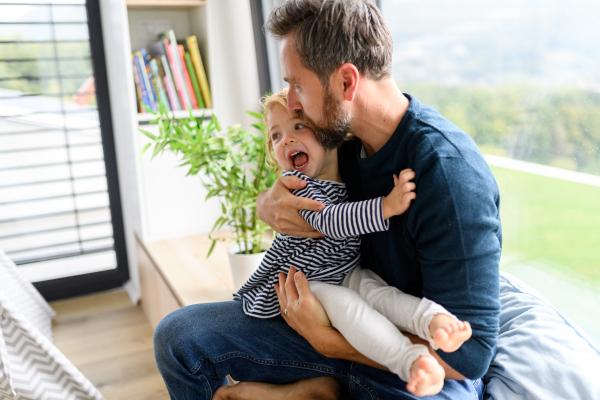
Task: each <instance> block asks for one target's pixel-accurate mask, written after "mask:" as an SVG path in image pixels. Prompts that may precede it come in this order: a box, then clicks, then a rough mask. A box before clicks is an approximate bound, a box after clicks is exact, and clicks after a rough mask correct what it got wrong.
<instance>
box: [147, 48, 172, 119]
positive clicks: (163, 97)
mask: <svg viewBox="0 0 600 400" xmlns="http://www.w3.org/2000/svg"><path fill="white" fill-rule="evenodd" d="M148 64H149V65H150V70H151V71H152V79H153V81H154V82H155V86H156V92H157V93H158V99H159V102H160V104H162V105H163V107H164V108H165V109H166V110H167V111H171V105H170V104H169V97H168V96H167V92H166V91H165V88H164V85H163V79H162V77H161V75H160V72H159V70H158V63H157V60H156V58H152V59H151V60H150V62H149V63H148Z"/></svg>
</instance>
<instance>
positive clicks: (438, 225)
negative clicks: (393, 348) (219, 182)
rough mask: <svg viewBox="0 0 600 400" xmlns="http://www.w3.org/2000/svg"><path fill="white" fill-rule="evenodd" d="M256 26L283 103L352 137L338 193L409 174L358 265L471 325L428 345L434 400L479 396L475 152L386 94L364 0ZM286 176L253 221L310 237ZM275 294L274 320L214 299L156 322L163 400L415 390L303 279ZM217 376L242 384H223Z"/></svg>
mask: <svg viewBox="0 0 600 400" xmlns="http://www.w3.org/2000/svg"><path fill="white" fill-rule="evenodd" d="M266 27H267V29H268V30H269V31H270V33H272V34H274V35H275V36H276V37H279V38H280V39H281V47H280V60H281V68H282V72H283V76H284V78H285V80H286V82H288V84H289V87H290V91H289V94H288V108H289V109H290V110H291V111H297V112H298V113H300V114H301V115H302V116H303V117H304V118H305V119H306V120H307V121H308V122H309V124H310V125H311V127H312V128H313V129H314V130H315V132H316V133H317V135H318V137H319V139H320V141H321V142H322V143H323V144H324V145H326V146H330V147H335V146H338V145H340V144H342V142H343V141H344V138H345V136H346V134H347V133H348V132H352V133H353V134H354V136H355V137H354V138H353V139H352V140H350V141H347V142H344V143H343V145H342V147H341V149H340V151H339V160H340V161H339V163H340V173H341V174H342V178H343V179H344V181H345V182H346V185H347V189H348V195H349V201H359V200H364V199H368V198H374V197H377V196H381V195H385V194H387V193H389V191H390V190H391V188H392V186H393V184H394V183H393V179H392V175H393V174H397V173H399V171H401V170H402V169H405V168H411V169H413V170H414V171H415V173H416V178H415V183H416V186H417V189H416V192H417V199H416V200H415V201H414V202H413V204H412V205H411V207H410V208H409V210H408V211H407V212H406V213H405V214H403V215H402V216H397V217H393V218H392V219H391V220H390V229H389V231H387V232H380V233H375V234H371V235H366V236H364V237H363V238H362V247H361V265H362V266H363V268H369V269H372V270H373V271H375V272H376V273H377V274H378V275H380V276H381V277H382V278H383V279H384V280H385V281H386V282H387V283H388V284H390V285H393V286H396V287H398V288H399V289H401V290H402V291H404V292H406V293H410V294H413V295H415V296H424V297H427V298H429V299H431V300H433V301H435V302H437V303H439V304H441V305H442V306H444V307H445V308H446V309H448V310H449V311H450V312H452V313H453V314H455V315H456V316H457V317H458V318H459V319H461V320H463V321H469V322H470V324H471V327H472V328H473V336H472V338H471V339H470V340H469V341H467V342H466V343H465V344H463V346H462V347H461V348H460V349H459V350H458V351H456V352H454V353H443V352H441V351H438V352H434V351H433V350H432V351H431V352H432V354H433V355H434V356H435V357H436V358H437V359H438V360H439V361H440V363H441V364H442V366H443V367H444V369H445V370H446V377H447V378H449V379H456V380H447V381H446V383H445V385H444V389H443V390H442V392H441V393H439V394H438V395H437V396H435V397H434V398H436V399H438V398H439V399H472V398H475V397H476V396H481V381H480V380H479V378H481V377H482V376H483V374H484V373H485V372H486V370H487V368H488V366H489V364H490V362H491V360H492V358H493V356H494V354H495V346H496V337H497V332H498V314H499V310H500V303H499V294H498V263H499V258H500V249H501V228H500V220H499V211H498V207H499V194H498V188H497V186H496V183H495V181H494V178H493V176H492V173H491V171H490V170H489V168H488V166H487V164H486V163H485V161H484V160H483V157H482V156H481V154H480V152H479V151H478V149H477V147H476V146H475V144H474V142H473V141H472V140H471V139H470V138H469V137H468V136H467V135H466V134H465V133H464V132H462V131H461V130H460V129H459V128H458V127H456V126H455V125H453V124H451V123H450V122H449V121H447V120H446V119H444V118H443V117H441V116H440V115H439V114H438V113H437V112H435V110H433V109H431V108H429V107H425V106H423V105H421V104H420V103H419V102H418V101H417V100H416V99H415V98H413V97H411V96H408V95H404V94H402V93H401V92H400V91H399V89H398V87H397V86H396V84H395V82H394V80H393V79H392V76H391V54H392V39H391V34H390V32H389V29H388V28H387V26H386V25H385V22H384V21H383V18H382V16H381V13H380V12H379V10H377V9H376V8H375V7H374V6H373V5H372V4H370V3H369V2H367V1H363V0H346V1H342V0H289V1H287V2H286V3H284V4H283V5H282V6H280V7H277V8H276V9H274V10H273V12H272V13H271V15H270V16H269V20H268V21H267V24H266ZM294 178H295V177H286V178H280V179H279V180H278V181H277V183H276V184H275V185H274V186H273V188H272V189H271V190H269V191H268V192H266V193H263V194H262V195H261V197H260V198H259V202H258V205H257V206H258V209H259V214H260V217H261V219H262V220H263V221H265V222H267V223H268V224H269V225H270V226H271V227H273V228H274V229H275V230H276V231H278V232H282V233H287V234H291V235H296V236H307V237H318V236H319V235H320V234H319V233H318V232H316V231H314V230H313V229H312V228H311V227H310V226H309V225H308V224H306V222H305V221H304V220H303V219H302V218H301V217H300V215H299V213H298V210H301V209H310V210H316V211H319V210H320V209H321V207H322V205H321V204H320V203H318V202H315V201H312V200H308V199H302V198H296V197H294V196H293V195H291V194H290V193H289V190H290V189H297V188H300V187H302V186H303V184H304V182H303V181H301V180H299V179H294ZM276 290H277V294H278V297H279V302H280V306H281V311H282V313H283V312H284V311H285V314H286V316H285V317H282V318H273V319H268V320H259V319H256V318H252V317H248V316H246V315H245V314H244V313H243V311H242V305H241V302H225V303H217V304H200V305H195V306H190V307H186V308H184V309H182V310H179V311H176V312H174V313H172V314H171V315H169V316H167V317H166V318H165V319H164V320H163V321H162V322H161V323H160V324H159V326H158V327H157V329H156V333H155V354H156V359H157V363H158V366H159V370H160V372H161V374H162V375H163V378H164V380H165V382H166V384H167V387H168V389H169V393H170V395H171V397H172V398H173V399H187V398H194V399H211V398H214V399H270V398H273V399H282V398H291V399H296V398H297V399H319V398H321V399H330V398H331V399H335V398H339V396H340V395H341V396H342V397H343V398H348V397H352V398H357V399H375V398H394V399H411V398H414V396H412V395H411V394H410V393H408V392H407V391H406V388H405V386H406V383H405V382H402V381H401V380H400V379H399V378H398V377H397V376H395V375H394V374H391V373H390V372H387V371H386V370H385V368H384V367H382V366H380V365H378V364H376V363H374V362H373V361H371V360H369V359H367V358H366V357H364V356H363V355H361V354H360V353H358V352H357V351H356V350H354V349H353V348H352V347H351V346H350V345H349V344H348V342H347V341H346V340H345V339H344V338H343V336H341V335H340V334H339V332H337V331H336V330H335V329H333V328H332V327H331V324H330V323H329V320H328V318H327V316H326V314H325V313H324V311H323V309H322V307H321V306H320V304H319V302H318V301H317V300H316V298H315V297H314V296H313V295H312V294H311V293H310V289H309V287H308V282H307V281H306V278H305V276H304V275H302V274H301V273H295V270H293V268H292V269H290V274H289V275H288V277H287V278H286V277H284V276H280V284H279V285H278V286H277V288H276ZM373 340H377V338H373ZM411 340H414V341H415V342H419V343H424V342H423V341H419V339H418V338H411ZM227 374H231V376H232V377H233V378H234V379H235V380H238V381H242V383H240V384H238V385H235V386H229V387H228V386H224V385H226V382H227V381H226V378H225V377H226V375H227Z"/></svg>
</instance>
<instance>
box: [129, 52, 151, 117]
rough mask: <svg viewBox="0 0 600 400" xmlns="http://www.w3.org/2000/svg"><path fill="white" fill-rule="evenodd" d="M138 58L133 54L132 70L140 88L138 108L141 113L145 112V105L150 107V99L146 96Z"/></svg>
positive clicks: (146, 92)
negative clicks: (140, 102)
mask: <svg viewBox="0 0 600 400" xmlns="http://www.w3.org/2000/svg"><path fill="white" fill-rule="evenodd" d="M140 65H141V63H140V59H139V56H138V55H137V54H134V55H133V71H134V77H135V82H136V84H137V86H138V88H139V90H140V98H141V99H142V104H140V108H141V109H142V113H146V108H145V107H144V105H145V106H147V107H148V108H150V99H149V98H148V91H147V89H146V83H145V82H144V77H143V75H142V71H141V69H140Z"/></svg>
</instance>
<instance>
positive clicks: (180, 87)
mask: <svg viewBox="0 0 600 400" xmlns="http://www.w3.org/2000/svg"><path fill="white" fill-rule="evenodd" d="M163 44H164V46H165V53H166V54H167V59H168V60H169V68H170V69H171V74H172V76H173V81H174V82H175V88H176V89H177V96H178V97H179V102H180V104H181V108H185V107H186V105H188V104H190V103H189V101H186V100H187V98H186V96H185V86H184V83H183V76H182V73H181V72H180V70H179V68H177V64H176V62H177V59H178V58H179V57H176V56H177V52H174V51H173V49H172V46H171V45H170V44H169V41H168V40H167V39H164V40H163Z"/></svg>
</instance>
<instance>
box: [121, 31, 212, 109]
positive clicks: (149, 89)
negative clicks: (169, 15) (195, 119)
mask: <svg viewBox="0 0 600 400" xmlns="http://www.w3.org/2000/svg"><path fill="white" fill-rule="evenodd" d="M159 38H160V40H158V41H156V42H154V43H152V44H151V45H150V47H149V49H148V50H149V51H148V52H146V49H141V50H139V51H136V52H134V53H133V55H132V60H133V75H134V79H135V89H136V93H137V106H138V112H140V113H146V112H148V111H147V110H152V111H159V109H160V106H163V107H164V108H165V109H166V110H167V111H179V110H187V109H192V110H197V109H200V108H212V100H211V96H210V88H209V87H208V80H207V79H206V72H205V71H204V65H203V64H202V58H201V56H200V51H199V49H198V41H197V40H196V36H190V37H189V38H187V40H185V42H183V41H182V42H180V43H178V42H177V40H176V39H175V32H173V30H169V31H167V32H165V33H164V34H162V35H160V36H159Z"/></svg>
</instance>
